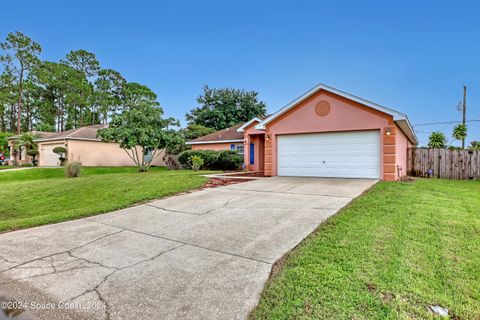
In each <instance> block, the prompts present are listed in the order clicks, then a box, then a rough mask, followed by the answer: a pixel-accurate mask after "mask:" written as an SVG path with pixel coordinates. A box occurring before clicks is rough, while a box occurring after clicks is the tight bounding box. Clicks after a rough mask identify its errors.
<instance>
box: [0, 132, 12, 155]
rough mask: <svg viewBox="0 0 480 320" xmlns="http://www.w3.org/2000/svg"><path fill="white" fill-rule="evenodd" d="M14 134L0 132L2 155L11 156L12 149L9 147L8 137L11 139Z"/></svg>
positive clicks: (0, 151) (0, 150)
mask: <svg viewBox="0 0 480 320" xmlns="http://www.w3.org/2000/svg"><path fill="white" fill-rule="evenodd" d="M12 135H13V134H12V133H11V132H0V153H3V154H6V155H9V154H10V152H9V151H10V148H9V147H8V140H7V138H8V137H11V136H12Z"/></svg>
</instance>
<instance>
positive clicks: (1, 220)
mask: <svg viewBox="0 0 480 320" xmlns="http://www.w3.org/2000/svg"><path fill="white" fill-rule="evenodd" d="M202 173H205V172H197V173H194V172H192V171H188V170H177V171H175V170H167V169H165V168H151V169H150V171H149V172H146V173H139V172H137V169H136V168H133V167H130V168H118V167H117V168H82V173H81V177H79V178H72V179H67V178H65V174H64V170H63V168H58V169H57V168H55V169H50V168H43V169H42V168H35V169H28V170H19V171H9V172H1V173H0V231H6V230H13V229H18V228H26V227H32V226H37V225H42V224H47V223H54V222H59V221H64V220H70V219H76V218H80V217H86V216H90V215H93V214H97V213H102V212H108V211H112V210H115V209H119V208H123V207H126V206H129V205H132V204H134V203H138V202H142V201H145V200H151V199H155V198H159V197H164V196H167V195H171V194H174V193H178V192H182V191H186V190H189V189H194V188H198V187H200V186H202V185H203V184H204V183H205V182H206V181H207V178H205V177H203V176H201V175H200V174H202Z"/></svg>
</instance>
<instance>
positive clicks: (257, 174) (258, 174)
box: [229, 171, 265, 177]
mask: <svg viewBox="0 0 480 320" xmlns="http://www.w3.org/2000/svg"><path fill="white" fill-rule="evenodd" d="M229 176H232V177H265V175H264V174H263V172H257V171H255V172H238V173H235V174H229Z"/></svg>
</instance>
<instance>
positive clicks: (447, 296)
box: [251, 179, 480, 319]
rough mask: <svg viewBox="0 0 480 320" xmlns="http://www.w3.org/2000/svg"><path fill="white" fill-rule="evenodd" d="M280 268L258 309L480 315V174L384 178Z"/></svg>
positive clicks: (367, 315) (340, 314) (317, 315)
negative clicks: (479, 177)
mask: <svg viewBox="0 0 480 320" xmlns="http://www.w3.org/2000/svg"><path fill="white" fill-rule="evenodd" d="M274 269H276V271H275V272H274V273H273V274H272V276H271V279H270V280H269V281H268V283H267V285H266V287H265V290H264V292H263V294H262V298H261V301H260V304H259V306H258V307H257V308H256V309H255V310H254V311H253V312H252V314H251V318H252V319H434V318H435V317H434V316H433V315H432V313H430V312H429V311H427V306H428V305H430V304H439V305H441V306H443V307H446V308H448V309H449V310H451V318H452V319H480V181H452V180H450V181H449V180H422V179H420V180H417V181H416V182H413V183H395V182H380V183H378V184H377V185H376V186H375V187H374V188H373V189H372V190H371V191H369V192H368V193H366V194H365V195H364V196H362V197H360V198H358V199H357V200H355V201H353V203H351V204H350V205H349V206H347V207H346V208H345V209H344V210H342V211H341V212H340V213H339V214H337V215H336V216H334V217H332V218H331V219H329V220H328V221H327V222H326V223H324V224H322V225H321V226H320V227H319V228H318V230H317V231H316V232H315V233H314V234H312V235H310V236H309V237H308V238H307V239H306V240H305V241H303V242H302V243H301V244H300V245H299V246H298V247H297V248H295V249H294V250H293V251H292V252H290V253H289V254H287V255H286V257H285V259H283V260H282V261H281V262H280V263H278V264H277V266H276V268H274ZM437 318H438V317H437Z"/></svg>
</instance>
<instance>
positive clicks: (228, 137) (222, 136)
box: [187, 123, 243, 144]
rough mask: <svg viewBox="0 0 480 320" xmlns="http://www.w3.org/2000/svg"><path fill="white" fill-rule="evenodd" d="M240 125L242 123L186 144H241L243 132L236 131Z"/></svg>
mask: <svg viewBox="0 0 480 320" xmlns="http://www.w3.org/2000/svg"><path fill="white" fill-rule="evenodd" d="M242 125H243V123H240V124H237V125H234V126H232V127H230V128H226V129H223V130H219V131H216V132H213V133H209V134H207V135H205V136H202V137H198V138H196V139H193V140H191V141H188V142H187V144H207V143H227V142H243V132H239V131H238V129H239V128H240V127H241V126H242Z"/></svg>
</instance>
